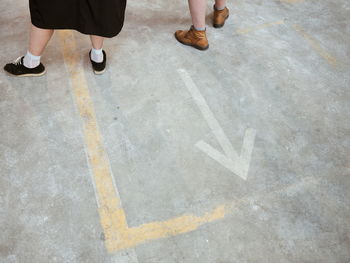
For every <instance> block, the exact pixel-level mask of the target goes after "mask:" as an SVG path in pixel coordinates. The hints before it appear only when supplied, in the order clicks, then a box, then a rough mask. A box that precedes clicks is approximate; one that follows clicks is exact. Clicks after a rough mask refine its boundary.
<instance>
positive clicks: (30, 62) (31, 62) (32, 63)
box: [23, 51, 41, 68]
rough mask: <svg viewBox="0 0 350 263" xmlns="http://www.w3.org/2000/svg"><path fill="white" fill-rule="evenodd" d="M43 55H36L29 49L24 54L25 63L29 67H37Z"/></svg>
mask: <svg viewBox="0 0 350 263" xmlns="http://www.w3.org/2000/svg"><path fill="white" fill-rule="evenodd" d="M40 58H41V56H34V55H33V54H32V53H30V52H29V51H27V54H26V55H25V56H24V59H23V64H24V66H25V67H27V68H36V67H37V66H39V65H40Z"/></svg>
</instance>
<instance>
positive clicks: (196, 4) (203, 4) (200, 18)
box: [188, 0, 226, 29]
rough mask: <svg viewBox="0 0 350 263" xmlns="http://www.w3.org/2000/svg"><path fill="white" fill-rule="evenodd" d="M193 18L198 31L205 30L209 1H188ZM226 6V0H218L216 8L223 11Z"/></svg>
mask: <svg viewBox="0 0 350 263" xmlns="http://www.w3.org/2000/svg"><path fill="white" fill-rule="evenodd" d="M188 4H189V7H190V12H191V16H192V24H193V26H194V27H195V28H197V29H203V28H205V13H206V10H207V0H188ZM225 6H226V0H216V1H215V7H216V8H217V9H223V8H225Z"/></svg>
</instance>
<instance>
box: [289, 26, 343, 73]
mask: <svg viewBox="0 0 350 263" xmlns="http://www.w3.org/2000/svg"><path fill="white" fill-rule="evenodd" d="M293 28H294V29H295V30H296V31H297V32H298V33H299V34H300V35H301V36H302V37H303V38H305V40H306V41H307V42H308V43H309V45H310V46H311V47H312V48H313V49H314V50H315V51H316V52H317V53H318V54H319V55H320V56H321V57H322V58H324V59H325V60H326V61H327V62H328V63H329V64H330V65H332V66H336V65H337V60H336V59H335V58H334V57H333V56H332V55H331V54H329V53H328V52H327V51H326V50H325V49H324V48H323V47H321V45H320V44H319V43H318V42H317V41H316V40H315V39H314V38H313V37H311V36H310V35H309V34H308V33H306V32H305V30H304V29H303V28H302V27H301V26H300V25H293Z"/></svg>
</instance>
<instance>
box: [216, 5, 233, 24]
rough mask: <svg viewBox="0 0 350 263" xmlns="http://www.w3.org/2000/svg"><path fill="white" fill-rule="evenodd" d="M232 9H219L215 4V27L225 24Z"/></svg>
mask: <svg viewBox="0 0 350 263" xmlns="http://www.w3.org/2000/svg"><path fill="white" fill-rule="evenodd" d="M229 15H230V11H229V10H228V8H227V7H225V8H224V9H223V10H217V9H216V7H215V5H214V27H216V28H220V27H223V26H224V25H225V22H226V19H227V18H228V17H229Z"/></svg>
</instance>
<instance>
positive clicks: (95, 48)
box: [90, 35, 104, 63]
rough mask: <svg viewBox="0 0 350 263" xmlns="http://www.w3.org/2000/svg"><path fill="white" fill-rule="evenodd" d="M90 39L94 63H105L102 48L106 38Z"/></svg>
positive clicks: (96, 37)
mask: <svg viewBox="0 0 350 263" xmlns="http://www.w3.org/2000/svg"><path fill="white" fill-rule="evenodd" d="M90 39H91V44H92V49H91V59H92V61H94V62H96V63H101V62H103V52H102V47H103V42H104V37H100V36H93V35H91V36H90Z"/></svg>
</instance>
